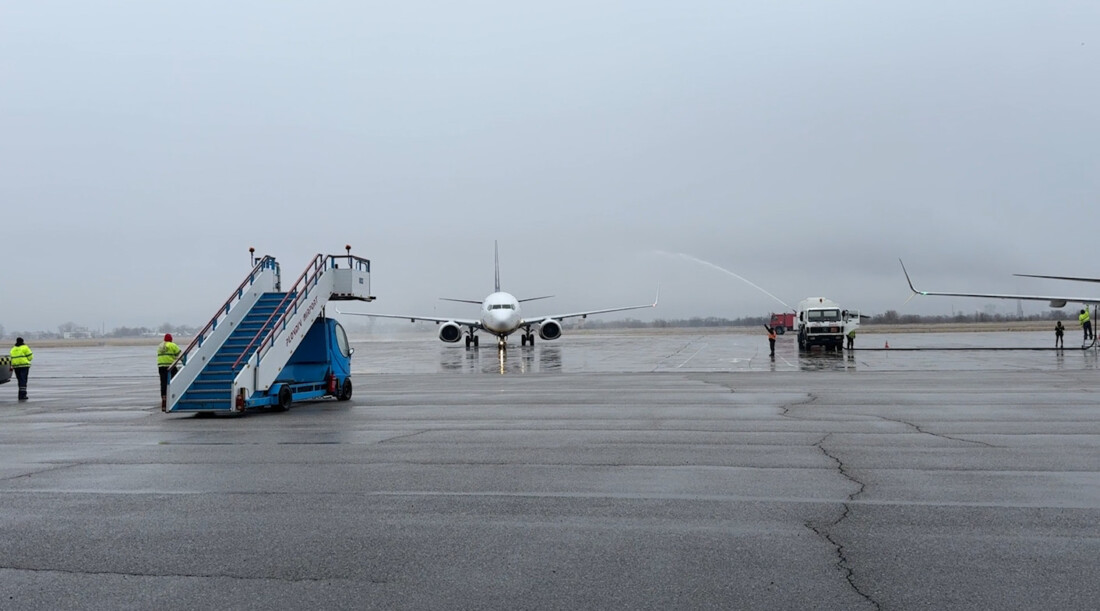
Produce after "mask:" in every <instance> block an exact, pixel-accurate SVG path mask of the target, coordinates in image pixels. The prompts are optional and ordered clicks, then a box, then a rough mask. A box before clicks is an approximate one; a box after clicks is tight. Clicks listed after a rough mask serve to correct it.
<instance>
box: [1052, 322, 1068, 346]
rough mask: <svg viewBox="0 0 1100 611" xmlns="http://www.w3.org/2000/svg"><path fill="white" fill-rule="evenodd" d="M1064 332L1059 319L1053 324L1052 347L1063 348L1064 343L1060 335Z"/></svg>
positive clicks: (1064, 329)
mask: <svg viewBox="0 0 1100 611" xmlns="http://www.w3.org/2000/svg"><path fill="white" fill-rule="evenodd" d="M1065 332H1066V328H1065V327H1063V326H1062V321H1060V320H1059V321H1058V323H1057V324H1055V325H1054V347H1055V348H1065V345H1064V344H1063V343H1062V335H1063V334H1064V333H1065Z"/></svg>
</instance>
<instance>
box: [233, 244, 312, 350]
mask: <svg viewBox="0 0 1100 611" xmlns="http://www.w3.org/2000/svg"><path fill="white" fill-rule="evenodd" d="M325 267H326V266H325V257H324V256H322V255H321V254H320V253H318V254H317V255H315V256H314V257H313V260H312V261H310V263H309V265H307V266H306V269H305V271H304V272H302V275H301V276H298V280H296V281H295V282H294V285H293V286H291V287H290V290H288V291H287V293H286V295H285V296H284V297H283V299H282V301H280V302H279V305H278V306H276V307H275V311H274V312H272V313H271V316H268V317H267V320H265V321H264V324H263V326H261V327H260V329H261V330H262V329H267V328H268V324H269V323H271V322H272V320H273V319H274V320H275V324H274V325H272V326H271V328H270V329H268V331H267V333H265V334H264V335H263V339H260V334H257V335H256V336H255V337H253V338H252V341H251V342H249V343H248V346H246V347H245V349H244V351H243V352H241V355H240V356H239V357H237V360H236V362H234V363H233V371H237V368H238V367H239V366H240V364H241V361H243V360H245V359H246V358H248V357H249V356H250V355H251V350H252V347H253V346H256V341H257V340H260V343H259V345H258V346H256V352H257V356H258V358H257V359H256V361H257V362H259V359H261V358H263V355H264V354H265V353H266V352H267V350H269V349H270V348H271V345H272V344H274V343H275V338H277V337H279V334H280V333H281V332H282V331H283V330H284V329H285V328H286V324H287V321H288V320H289V318H290V317H291V316H293V315H294V314H296V313H297V312H298V307H299V306H300V305H301V304H302V302H303V301H305V299H306V297H308V296H309V294H310V289H312V288H313V287H315V286H317V281H318V280H319V279H320V278H321V274H322V273H324V271H325ZM288 301H289V302H290V303H288ZM276 316H278V319H275V317H276Z"/></svg>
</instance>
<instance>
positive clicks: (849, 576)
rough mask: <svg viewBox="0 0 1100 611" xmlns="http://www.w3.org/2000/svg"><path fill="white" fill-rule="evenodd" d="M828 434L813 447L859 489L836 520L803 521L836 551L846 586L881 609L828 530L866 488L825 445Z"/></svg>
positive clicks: (840, 520)
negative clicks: (823, 521) (860, 583)
mask: <svg viewBox="0 0 1100 611" xmlns="http://www.w3.org/2000/svg"><path fill="white" fill-rule="evenodd" d="M830 435H832V433H829V434H827V435H825V436H824V437H822V438H821V439H819V440H818V441H817V443H815V444H814V447H815V448H817V449H818V450H821V453H822V454H824V455H825V456H827V457H828V458H829V459H830V460H832V461H833V462H834V463H836V470H837V471H838V472H839V473H840V474H841V475H842V476H843V477H844V478H845V479H847V480H848V481H850V482H852V483H854V484H856V485H857V486H859V489H858V490H856V491H855V492H853V493H852V494H849V495H848V498H846V499H845V500H844V503H842V504H841V506H842V507H843V509H844V510H843V511H842V512H841V514H840V517H838V518H837V519H836V520H833V521H832V522H831V523H829V524H825V525H824V526H816V525H814V524H813V523H812V522H809V521H807V522H806V523H805V524H806V528H808V529H810V530H811V531H813V532H814V534H816V535H817V536H819V537H821V538H822V539H824V540H825V541H827V542H828V543H829V545H832V546H833V550H834V552H835V553H836V558H837V561H836V567H837V568H838V569H840V570H841V572H843V573H844V579H845V580H846V581H847V582H848V586H849V587H851V588H852V591H854V592H855V593H856V594H858V595H859V596H860V597H862V598H863V599H864V600H866V601H867V602H869V603H871V604H872V605H874V606H875V609H882V605H880V604H879V603H878V601H876V600H875V599H874V598H872V597H871V595H870V594H868V593H866V592H864V591H863V590H862V589H860V587H859V585H857V584H856V581H855V569H854V568H852V565H851V563H850V562H849V561H848V556H847V553H846V551H845V547H844V545H843V544H842V543H841V542H840V541H839V540H838V539H836V538H835V537H834V536H833V535H832V533H831V532H830V530H831V529H833V528H835V527H836V526H837V525H839V524H840V523H841V522H843V521H844V520H846V519H847V518H848V514H849V513H850V512H851V505H850V502H851V501H854V500H855V498H856V497H857V496H859V495H861V494H863V491H864V490H865V489H866V488H867V484H865V483H864V482H862V481H860V480H859V479H858V478H856V477H855V476H853V475H852V474H851V473H850V472H849V471H848V466H847V465H846V464H844V461H842V460H841V459H840V458H839V457H837V456H835V455H833V454H832V453H831V452H829V450H828V449H827V448H826V447H825V440H827V439H828V438H829V436H830Z"/></svg>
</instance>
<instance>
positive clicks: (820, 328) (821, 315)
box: [796, 297, 859, 350]
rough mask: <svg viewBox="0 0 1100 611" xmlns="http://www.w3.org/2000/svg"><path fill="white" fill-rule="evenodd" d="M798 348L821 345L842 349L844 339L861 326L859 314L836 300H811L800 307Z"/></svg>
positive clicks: (804, 348) (805, 301)
mask: <svg viewBox="0 0 1100 611" xmlns="http://www.w3.org/2000/svg"><path fill="white" fill-rule="evenodd" d="M796 322H797V323H798V348H799V349H800V350H809V349H810V348H812V347H814V346H821V347H822V348H824V349H826V350H829V349H833V350H842V349H843V348H844V336H845V335H846V334H847V333H848V332H849V331H851V330H853V329H855V328H856V327H857V326H858V325H859V314H858V313H856V312H848V311H847V310H841V309H840V305H839V304H838V303H836V302H835V301H832V300H829V299H826V298H824V297H809V298H807V299H803V300H802V301H801V302H799V304H798V320H797V321H796Z"/></svg>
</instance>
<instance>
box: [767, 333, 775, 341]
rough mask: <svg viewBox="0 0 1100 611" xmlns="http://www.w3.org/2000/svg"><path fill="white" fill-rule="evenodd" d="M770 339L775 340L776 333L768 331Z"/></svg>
mask: <svg viewBox="0 0 1100 611" xmlns="http://www.w3.org/2000/svg"><path fill="white" fill-rule="evenodd" d="M768 339H775V331H768Z"/></svg>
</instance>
